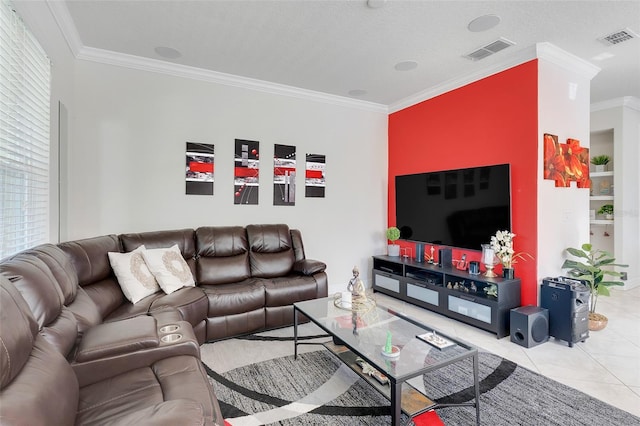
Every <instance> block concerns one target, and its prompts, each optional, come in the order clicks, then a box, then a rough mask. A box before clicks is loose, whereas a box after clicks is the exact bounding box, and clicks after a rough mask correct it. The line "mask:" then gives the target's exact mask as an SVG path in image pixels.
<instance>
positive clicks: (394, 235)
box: [387, 226, 400, 256]
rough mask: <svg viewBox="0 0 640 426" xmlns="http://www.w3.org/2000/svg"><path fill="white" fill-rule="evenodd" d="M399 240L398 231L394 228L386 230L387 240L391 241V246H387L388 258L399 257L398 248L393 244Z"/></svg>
mask: <svg viewBox="0 0 640 426" xmlns="http://www.w3.org/2000/svg"><path fill="white" fill-rule="evenodd" d="M399 238H400V230H399V229H398V228H396V227H395V226H391V227H389V228H387V240H389V241H391V244H389V245H388V246H387V251H388V254H389V256H400V246H399V245H398V244H394V243H395V241H397V240H398V239H399Z"/></svg>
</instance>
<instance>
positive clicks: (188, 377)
mask: <svg viewBox="0 0 640 426" xmlns="http://www.w3.org/2000/svg"><path fill="white" fill-rule="evenodd" d="M0 343H1V345H2V348H3V350H2V351H0V371H1V376H0V403H1V409H0V424H2V425H31V426H37V425H53V424H55V425H72V424H77V425H92V424H95V425H97V424H104V423H105V422H109V423H113V424H146V425H176V424H184V421H185V419H188V420H189V423H190V424H201V425H215V424H222V422H223V420H222V418H221V416H220V410H219V407H218V403H217V401H216V399H215V397H214V396H213V391H212V389H211V386H210V384H209V382H208V380H207V378H206V375H205V373H204V371H203V368H202V365H201V363H200V361H199V360H198V358H197V357H194V356H188V355H180V356H171V357H167V358H163V359H161V360H158V361H155V362H150V363H148V364H146V365H144V366H139V367H136V368H131V369H128V370H126V371H122V372H120V373H118V374H114V375H112V376H109V377H108V378H107V379H105V380H101V381H96V382H95V383H92V384H90V385H87V386H83V387H80V386H79V385H78V381H77V379H76V375H75V374H74V372H73V370H72V368H71V366H70V365H69V364H68V363H67V360H66V359H65V358H64V356H63V355H62V354H61V353H60V352H59V351H58V349H57V348H55V347H54V346H53V345H51V344H50V343H49V342H48V341H47V340H46V339H45V337H44V336H43V335H41V334H40V333H39V327H38V323H37V322H36V319H35V318H34V317H33V314H32V312H31V309H30V307H29V305H28V304H27V302H26V301H25V300H24V298H23V297H22V294H21V292H19V291H18V290H17V289H16V288H15V286H13V284H11V283H10V282H9V281H8V280H7V279H6V278H4V277H3V276H0Z"/></svg>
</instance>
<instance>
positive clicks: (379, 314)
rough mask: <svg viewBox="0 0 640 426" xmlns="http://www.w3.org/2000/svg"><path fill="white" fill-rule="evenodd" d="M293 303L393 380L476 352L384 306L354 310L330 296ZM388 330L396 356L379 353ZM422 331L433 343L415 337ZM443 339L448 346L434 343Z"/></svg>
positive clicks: (463, 343) (456, 340) (420, 372)
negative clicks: (360, 310)
mask: <svg viewBox="0 0 640 426" xmlns="http://www.w3.org/2000/svg"><path fill="white" fill-rule="evenodd" d="M295 306H296V309H298V310H299V311H300V312H302V313H304V314H305V315H306V316H307V317H309V319H311V320H312V321H313V322H314V323H316V324H317V325H318V326H320V327H321V328H322V329H324V330H325V331H326V332H327V333H329V334H331V335H332V336H335V337H336V338H337V339H339V340H340V341H342V342H344V344H345V345H346V346H347V347H349V348H350V349H351V350H352V351H354V352H356V353H357V354H358V355H360V356H361V357H362V358H364V359H365V360H366V361H367V362H368V363H369V364H371V365H373V366H375V367H377V368H378V369H379V370H381V371H383V372H384V373H385V374H386V375H387V376H389V377H390V378H393V379H395V380H404V379H406V378H409V377H414V376H416V375H417V374H423V373H426V372H428V371H430V370H432V369H436V368H438V367H441V366H442V365H443V364H448V363H451V362H455V361H457V360H459V359H462V358H466V357H468V356H469V355H470V354H472V353H474V352H477V349H476V348H475V347H473V346H471V345H469V344H467V343H465V342H463V341H461V340H459V339H454V338H451V337H449V336H446V335H444V334H441V333H439V332H436V334H435V335H432V334H431V333H433V332H434V330H433V328H431V327H429V326H427V325H423V324H420V323H419V322H417V321H415V320H413V319H411V318H409V317H406V316H403V315H402V314H400V313H397V312H394V311H393V310H391V309H388V308H386V307H383V306H373V307H372V308H371V309H370V310H369V311H368V312H363V313H354V312H352V311H350V310H347V309H343V308H339V307H337V306H336V305H335V304H334V299H333V298H332V297H326V298H323V299H313V300H307V301H304V302H297V303H295ZM387 332H391V343H392V345H394V346H397V347H398V348H399V350H400V355H399V356H397V357H389V356H386V355H383V353H382V352H383V349H384V347H385V344H386V341H387V336H388V333H387ZM425 334H426V336H425V338H426V340H428V341H431V342H432V343H433V344H430V343H427V342H426V341H424V340H422V339H420V338H418V337H417V336H419V335H423V336H424V335H425ZM443 340H445V341H446V342H447V343H448V344H449V346H447V347H445V348H442V349H439V348H438V347H437V346H439V343H442V341H443Z"/></svg>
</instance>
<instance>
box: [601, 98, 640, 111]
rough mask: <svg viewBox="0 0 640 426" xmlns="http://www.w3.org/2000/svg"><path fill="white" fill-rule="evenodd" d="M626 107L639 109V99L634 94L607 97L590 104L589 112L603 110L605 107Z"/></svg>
mask: <svg viewBox="0 0 640 426" xmlns="http://www.w3.org/2000/svg"><path fill="white" fill-rule="evenodd" d="M619 107H627V108H631V109H633V110H635V111H640V99H638V98H636V97H635V96H624V97H622V98H615V99H609V100H608V101H602V102H597V103H595V104H591V112H597V111H603V110H605V109H611V108H619Z"/></svg>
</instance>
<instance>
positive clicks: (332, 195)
mask: <svg viewBox="0 0 640 426" xmlns="http://www.w3.org/2000/svg"><path fill="white" fill-rule="evenodd" d="M74 94H75V97H74V102H73V105H74V107H73V110H71V111H70V116H71V141H72V142H71V145H70V147H69V158H68V177H69V186H68V193H69V200H68V201H69V202H68V217H67V221H68V224H69V226H68V234H67V235H65V236H64V237H65V238H63V239H70V240H73V239H78V238H84V237H90V236H96V235H102V234H108V233H123V232H143V231H150V230H161V229H175V228H183V227H198V226H211V225H246V224H250V223H287V224H289V226H290V227H295V228H298V229H300V230H301V231H302V233H303V240H304V243H305V249H306V252H307V257H310V258H314V259H318V260H322V261H324V262H326V263H327V265H328V269H327V272H328V274H329V281H330V293H331V292H334V291H338V290H340V289H342V287H344V286H346V284H347V282H348V280H349V278H350V277H351V269H352V268H353V266H354V265H358V266H359V267H360V270H361V271H362V274H363V276H364V277H367V278H368V277H369V275H370V272H369V268H370V256H371V255H373V254H380V253H383V252H384V250H385V243H386V241H385V239H384V236H383V232H384V230H385V229H386V211H387V205H386V203H387V173H386V169H387V115H386V113H381V112H372V111H366V110H361V109H357V108H352V107H345V106H337V105H332V104H329V103H324V102H317V101H312V100H305V99H298V98H294V97H287V96H281V95H274V94H269V93H263V92H257V91H251V90H246V89H241V88H235V87H230V86H224V85H219V84H214V83H208V82H202V81H196V80H189V79H185V78H180V77H174V76H168V75H163V74H157V73H152V72H147V71H140V70H133V69H128V68H122V67H116V66H111V65H104V64H98V63H94V62H86V61H78V62H77V63H76V71H75V75H74ZM236 138H239V139H249V140H257V141H260V157H261V165H260V192H259V194H260V195H259V197H260V201H259V205H257V206H247V205H234V204H233V158H234V140H235V139H236ZM187 141H190V142H200V143H208V144H214V145H215V155H216V157H215V180H216V182H215V195H214V196H195V195H185V181H184V172H185V170H184V161H185V142H187ZM276 143H277V144H287V145H295V146H296V147H297V159H298V178H297V192H296V199H297V201H296V205H295V206H294V207H291V206H279V207H275V206H273V201H272V200H273V195H272V194H273V178H272V174H273V145H274V144H276ZM306 153H314V154H325V155H326V158H327V164H326V174H327V188H326V198H305V197H304V180H303V176H304V158H305V154H306Z"/></svg>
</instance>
